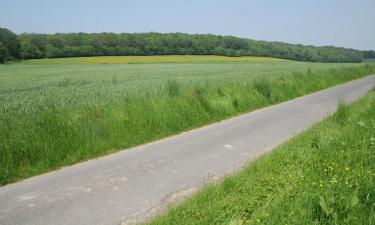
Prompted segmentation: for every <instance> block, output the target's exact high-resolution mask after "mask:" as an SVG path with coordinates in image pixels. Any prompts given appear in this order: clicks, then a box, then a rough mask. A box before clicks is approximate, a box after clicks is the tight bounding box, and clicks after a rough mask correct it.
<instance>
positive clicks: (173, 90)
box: [167, 80, 181, 97]
mask: <svg viewBox="0 0 375 225" xmlns="http://www.w3.org/2000/svg"><path fill="white" fill-rule="evenodd" d="M167 90H168V94H169V96H171V97H178V96H179V95H180V92H181V85H180V84H179V83H178V82H177V81H176V80H168V82H167Z"/></svg>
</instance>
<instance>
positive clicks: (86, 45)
mask: <svg viewBox="0 0 375 225" xmlns="http://www.w3.org/2000/svg"><path fill="white" fill-rule="evenodd" d="M133 55H141V56H142V55H221V56H232V57H238V56H265V57H276V58H282V59H292V60H299V61H311V62H361V61H362V57H363V53H362V52H361V51H358V50H354V49H347V48H339V47H333V46H324V47H315V46H306V45H299V44H288V43H282V42H268V41H256V40H251V39H245V38H238V37H233V36H219V35H211V34H185V33H154V32H150V33H120V34H117V33H56V34H35V33H24V34H20V35H16V34H14V33H13V32H11V31H10V30H8V29H5V28H0V62H5V61H6V60H13V59H39V58H62V57H82V56H133Z"/></svg>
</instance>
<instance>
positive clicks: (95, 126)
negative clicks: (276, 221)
mask: <svg viewBox="0 0 375 225" xmlns="http://www.w3.org/2000/svg"><path fill="white" fill-rule="evenodd" d="M308 68H310V69H309V70H308ZM374 68H375V67H374V66H368V67H366V66H365V65H361V64H358V65H353V64H314V63H298V62H290V61H282V62H277V63H275V62H264V63H199V64H143V65H116V64H114V65H32V66H30V65H21V64H13V65H3V66H0V105H1V107H0V184H7V183H10V182H13V181H16V180H18V179H22V178H25V177H30V176H32V175H35V174H40V173H42V172H46V171H49V170H52V169H54V168H58V167H60V166H63V165H67V164H72V163H76V162H79V161H82V160H85V159H89V158H93V157H97V156H100V155H104V154H108V153H111V152H114V151H117V150H119V149H121V148H126V147H130V146H134V145H138V144H141V143H145V142H147V141H151V140H155V139H158V138H160V137H165V136H168V135H171V134H175V133H177V132H181V131H183V130H188V129H191V128H194V127H198V126H202V125H204V124H207V123H210V122H214V121H218V120H221V119H223V118H227V117H229V116H233V115H237V114H240V113H243V112H248V111H251V110H254V109H257V108H260V107H264V106H267V105H270V104H274V103H277V102H281V101H285V100H288V99H291V98H295V97H297V96H301V95H303V94H306V93H310V92H313V91H317V90H320V89H322V88H326V87H329V86H332V85H335V84H338V83H342V82H345V81H348V80H352V79H356V78H359V77H362V76H364V75H367V74H370V73H373V72H374ZM263 79H264V80H263ZM265 80H266V81H265Z"/></svg>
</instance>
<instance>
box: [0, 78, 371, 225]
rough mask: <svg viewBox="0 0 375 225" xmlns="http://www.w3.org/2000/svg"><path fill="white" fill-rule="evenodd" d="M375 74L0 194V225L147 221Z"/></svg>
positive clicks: (359, 91)
mask: <svg viewBox="0 0 375 225" xmlns="http://www.w3.org/2000/svg"><path fill="white" fill-rule="evenodd" d="M374 84H375V75H372V76H369V77H365V78H362V79H359V80H355V81H352V82H349V83H346V84H343V85H338V86H335V87H332V88H329V89H326V90H323V91H320V92H316V93H313V94H310V95H307V96H304V97H300V98H297V99H294V100H291V101H288V102H285V103H282V104H278V105H275V106H271V107H267V108H264V109H261V110H257V111H254V112H251V113H247V114H244V115H241V116H238V117H234V118H231V119H228V120H224V121H222V122H218V123H215V124H212V125H208V126H205V127H202V128H199V129H195V130H192V131H189V132H185V133H182V134H179V135H176V136H172V137H169V138H166V139H163V140H160V141H156V142H152V143H149V144H145V145H142V146H139V147H135V148H131V149H128V150H125V151H120V152H118V153H115V154H112V155H109V156H105V157H102V158H99V159H95V160H91V161H88V162H84V163H80V164H77V165H74V166H70V167H66V168H63V169H60V170H57V171H54V172H50V173H46V174H43V175H40V176H36V177H33V178H30V179H27V180H24V181H22V182H18V183H15V184H10V185H7V186H4V187H1V188H0V206H1V207H0V224H1V225H21V224H22V225H24V224H25V225H26V224H32V225H50V224H53V225H65V224H67V225H118V224H131V223H135V222H137V221H141V220H144V219H146V218H149V217H150V216H153V215H155V213H157V212H159V211H160V210H161V209H163V208H166V206H167V205H168V204H169V203H171V202H175V201H178V200H179V199H182V198H183V197H184V196H186V195H188V194H190V193H192V192H194V191H195V190H196V189H197V187H200V186H202V185H203V184H205V183H207V182H209V181H211V180H214V179H217V178H220V177H222V176H224V175H226V174H228V173H229V172H230V171H233V170H234V169H236V168H239V166H241V165H244V164H245V163H247V162H249V161H250V160H254V159H255V158H256V157H257V156H259V155H261V154H264V153H266V152H268V151H270V150H271V149H273V148H274V147H276V146H277V145H279V144H281V143H283V142H285V141H286V140H288V139H289V138H291V137H292V136H294V135H295V134H296V133H298V132H301V131H302V130H304V129H306V128H308V127H309V126H311V125H312V124H313V123H314V122H317V121H319V120H321V119H322V118H324V117H325V116H327V115H328V114H330V113H331V112H333V111H334V110H336V107H337V102H338V100H339V99H342V100H345V101H353V100H355V99H357V98H358V97H360V96H362V95H363V94H364V93H366V92H367V91H368V90H370V89H371V88H372V87H373V86H374Z"/></svg>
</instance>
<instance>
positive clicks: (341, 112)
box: [334, 101, 350, 126]
mask: <svg viewBox="0 0 375 225" xmlns="http://www.w3.org/2000/svg"><path fill="white" fill-rule="evenodd" d="M349 113H350V108H349V107H348V106H347V105H346V104H345V102H343V101H340V102H339V105H338V108H337V111H336V113H335V114H334V118H335V121H336V122H337V123H338V124H340V125H341V126H344V125H345V124H347V123H348V120H349Z"/></svg>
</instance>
